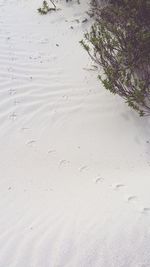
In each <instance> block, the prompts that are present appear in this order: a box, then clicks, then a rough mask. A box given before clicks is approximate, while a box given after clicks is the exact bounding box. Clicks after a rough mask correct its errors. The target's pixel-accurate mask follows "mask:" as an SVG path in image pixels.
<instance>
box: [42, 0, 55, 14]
mask: <svg viewBox="0 0 150 267" xmlns="http://www.w3.org/2000/svg"><path fill="white" fill-rule="evenodd" d="M50 2H51V3H52V5H53V7H49V5H48V3H47V1H46V0H44V1H43V6H42V7H40V8H38V12H39V13H40V14H41V15H46V14H47V13H48V12H50V11H56V5H55V4H54V2H53V1H52V0H50Z"/></svg>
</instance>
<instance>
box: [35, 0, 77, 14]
mask: <svg viewBox="0 0 150 267" xmlns="http://www.w3.org/2000/svg"><path fill="white" fill-rule="evenodd" d="M69 1H72V0H66V2H69ZM50 2H51V4H52V5H53V7H49V5H48V3H47V1H46V0H44V1H43V4H42V7H39V8H38V12H39V13H40V14H41V15H46V14H47V13H48V12H50V11H56V10H59V9H57V8H56V5H55V4H54V2H53V1H52V0H50ZM77 3H78V4H80V0H77Z"/></svg>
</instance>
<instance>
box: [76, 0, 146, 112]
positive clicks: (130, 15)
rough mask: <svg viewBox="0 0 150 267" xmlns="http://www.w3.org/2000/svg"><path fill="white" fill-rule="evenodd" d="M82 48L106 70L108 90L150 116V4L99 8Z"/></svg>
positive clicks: (131, 0)
mask: <svg viewBox="0 0 150 267" xmlns="http://www.w3.org/2000/svg"><path fill="white" fill-rule="evenodd" d="M92 15H94V16H95V23H94V24H93V25H92V27H91V30H90V31H89V32H87V33H86V34H85V36H84V37H85V38H84V40H82V41H81V44H82V46H83V47H84V49H85V50H86V51H87V52H88V54H89V55H90V57H91V58H92V60H94V61H95V62H96V63H97V64H98V65H100V66H102V67H103V70H104V77H101V75H99V76H98V77H99V79H100V80H101V82H102V83H103V85H104V87H105V88H106V89H107V90H109V91H110V92H112V93H114V94H118V95H120V96H121V97H123V98H124V99H125V101H126V102H127V103H128V105H129V106H130V107H132V108H134V109H135V110H136V111H138V113H139V114H140V115H141V116H143V115H150V31H149V29H150V1H149V0H136V1H135V0H110V1H109V2H107V3H106V4H104V5H103V6H102V7H101V8H100V7H99V5H98V3H97V0H94V4H93V8H92Z"/></svg>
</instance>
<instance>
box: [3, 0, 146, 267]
mask: <svg viewBox="0 0 150 267" xmlns="http://www.w3.org/2000/svg"><path fill="white" fill-rule="evenodd" d="M41 2H42V1H36V0H30V1H29V0H13V1H10V0H9V1H6V0H5V1H1V3H0V39H1V43H0V267H149V266H150V254H149V247H150V227H149V223H150V198H149V186H150V139H149V136H150V135H149V134H150V130H149V120H148V119H147V118H145V119H141V118H138V117H137V115H136V114H135V113H134V112H133V111H131V110H129V109H128V107H127V106H126V105H125V104H124V103H123V102H122V100H121V99H120V98H118V97H114V96H112V95H110V94H108V93H107V92H105V90H104V89H103V88H102V86H101V85H100V84H99V82H98V81H97V78H96V77H97V73H96V71H90V70H89V69H91V67H92V66H91V62H90V60H89V58H88V56H87V55H86V53H85V52H84V51H83V49H82V48H81V46H80V44H79V41H80V40H81V38H82V36H83V33H84V32H85V31H86V29H88V28H89V26H90V24H91V21H90V20H89V21H88V22H87V23H82V20H83V19H84V18H86V17H87V14H86V11H87V10H88V4H87V3H86V1H85V2H83V1H81V4H80V5H78V4H76V1H73V2H72V3H68V4H67V3H65V2H64V1H60V2H58V3H57V5H58V6H59V7H60V9H61V10H59V11H58V12H54V13H52V14H49V15H47V16H40V15H39V14H38V13H37V10H36V9H37V8H38V7H39V6H40V5H41Z"/></svg>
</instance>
